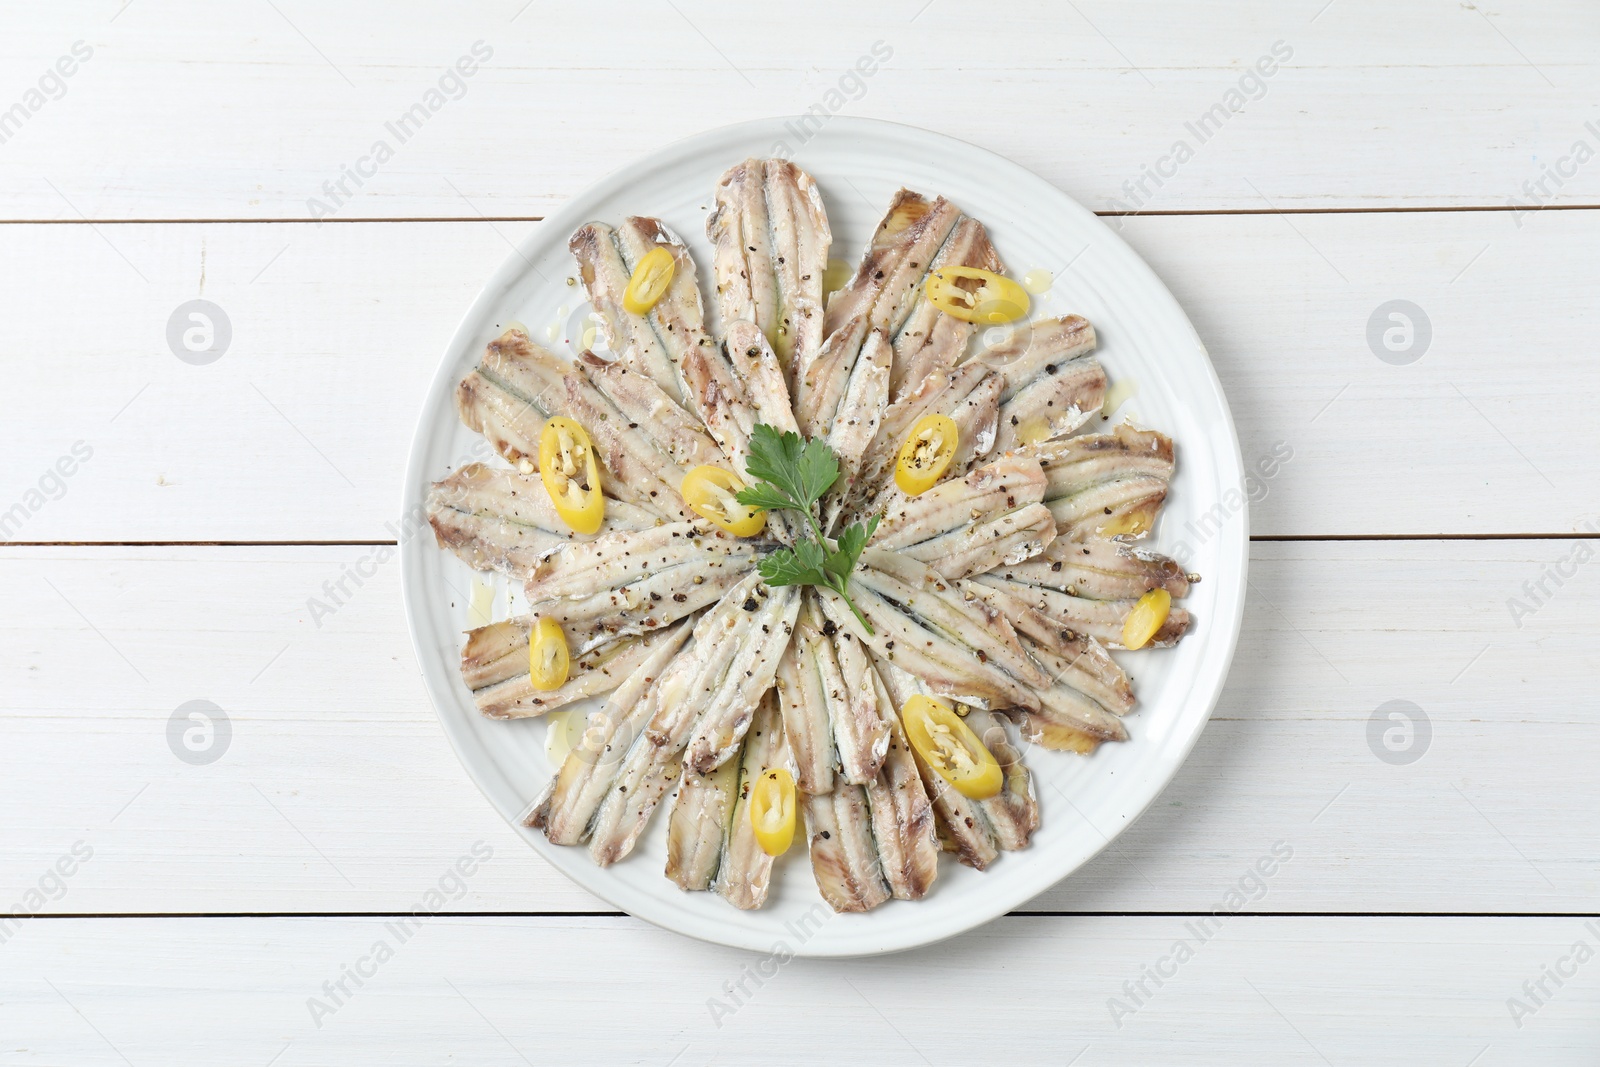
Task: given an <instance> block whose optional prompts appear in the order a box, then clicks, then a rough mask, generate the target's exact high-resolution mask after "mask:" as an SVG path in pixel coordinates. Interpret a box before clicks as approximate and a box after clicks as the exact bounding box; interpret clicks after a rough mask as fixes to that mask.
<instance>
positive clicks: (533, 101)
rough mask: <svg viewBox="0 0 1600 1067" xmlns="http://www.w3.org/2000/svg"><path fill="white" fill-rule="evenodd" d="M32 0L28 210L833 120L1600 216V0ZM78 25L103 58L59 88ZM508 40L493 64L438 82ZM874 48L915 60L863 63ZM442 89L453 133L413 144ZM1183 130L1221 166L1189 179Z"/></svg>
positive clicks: (522, 211)
mask: <svg viewBox="0 0 1600 1067" xmlns="http://www.w3.org/2000/svg"><path fill="white" fill-rule="evenodd" d="M20 8H22V9H25V14H24V11H23V10H15V11H14V13H13V18H12V19H11V20H10V23H11V26H10V31H11V32H8V33H7V34H6V35H5V40H4V41H3V42H0V61H3V62H4V66H5V69H7V70H10V71H12V72H13V74H14V77H13V79H12V80H11V82H10V83H9V85H8V87H7V89H6V90H5V92H6V98H5V100H4V101H3V106H5V107H11V106H12V105H13V104H18V103H20V104H23V105H24V106H25V111H24V114H23V115H22V116H19V117H18V118H17V119H15V120H13V125H12V127H10V128H8V129H7V131H6V132H7V133H9V135H10V136H9V138H8V140H7V141H6V143H5V146H4V147H5V151H4V152H0V181H3V182H4V185H5V188H6V189H7V190H8V193H9V197H8V203H7V205H6V207H5V208H4V216H5V217H6V218H28V219H76V218H78V217H80V215H81V216H85V217H88V218H94V219H113V218H115V219H127V218H146V219H166V218H239V217H247V218H263V219H265V218H284V219H303V218H307V217H309V213H310V210H311V209H310V208H309V207H308V201H309V200H310V199H312V198H314V197H315V198H326V197H327V195H328V194H326V193H324V192H323V185H324V183H325V182H338V181H339V180H340V179H341V177H342V175H343V174H344V172H345V168H347V167H356V166H358V165H361V164H360V160H361V159H362V157H363V156H367V155H369V154H371V153H372V152H373V148H374V145H375V144H376V142H378V141H380V140H382V141H384V142H386V144H388V146H389V147H390V149H391V150H392V152H393V155H392V158H388V159H387V160H386V161H385V162H383V163H382V165H381V166H371V165H368V166H367V169H368V172H369V173H368V176H367V177H365V178H363V179H362V181H361V184H360V185H359V187H358V186H357V185H356V184H354V183H352V182H351V181H350V180H349V179H345V180H346V185H347V190H348V191H349V193H350V194H352V195H351V197H350V199H349V200H348V202H346V203H343V204H341V205H340V208H339V210H340V212H341V214H345V215H348V216H350V217H383V218H413V217H440V216H442V217H452V218H467V219H470V218H475V217H477V216H478V214H479V213H480V212H481V213H484V214H489V215H495V216H508V215H509V216H519V217H521V216H537V215H542V214H544V213H546V212H548V211H549V209H550V208H551V207H552V206H553V205H555V204H557V203H560V202H561V201H562V200H564V199H566V198H567V197H570V196H572V195H573V194H574V193H575V192H576V191H578V190H580V189H582V188H584V187H585V186H587V185H588V184H589V183H591V182H593V181H594V180H595V179H597V178H599V177H600V176H602V175H604V174H607V173H610V172H611V171H613V170H615V169H617V168H619V167H622V166H624V165H625V164H627V163H628V162H629V161H631V160H633V159H636V158H638V157H639V156H640V155H642V154H643V153H645V152H647V151H649V150H651V149H653V148H656V147H658V146H660V145H663V144H666V143H669V142H671V141H673V140H676V139H678V138H681V137H684V136H687V135H689V134H693V133H696V132H699V131H701V130H702V129H705V128H707V127H710V126H715V125H719V124H722V123H727V122H734V121H739V120H744V119H750V118H756V117H763V116H770V115H784V114H798V113H801V112H804V111H806V110H807V109H808V108H812V107H816V108H819V111H818V112H817V113H819V114H825V115H828V116H830V117H831V116H832V115H835V114H842V115H858V116H873V117H882V118H887V119H894V120H911V121H915V122H918V123H922V124H928V125H931V126H933V127H935V128H937V129H940V130H941V131H943V132H946V133H949V134H952V135H954V136H956V137H960V138H964V139H966V140H970V141H973V142H975V143H978V144H982V145H985V146H986V147H989V148H992V149H994V150H995V151H998V152H1001V153H1003V154H1005V155H1007V156H1009V157H1011V158H1013V159H1015V160H1017V161H1018V162H1020V163H1022V164H1023V165H1025V166H1027V167H1030V168H1032V169H1034V170H1036V171H1038V172H1039V173H1041V174H1043V175H1044V176H1045V177H1047V178H1049V179H1050V180H1051V181H1053V182H1055V183H1056V184H1058V185H1059V186H1061V187H1062V188H1063V189H1065V190H1066V191H1067V192H1069V193H1071V194H1072V195H1073V196H1075V197H1077V198H1078V199H1080V200H1081V201H1083V202H1084V203H1086V204H1088V205H1090V206H1091V207H1093V208H1095V209H1107V208H1112V209H1114V208H1116V207H1117V206H1118V203H1119V202H1120V203H1121V204H1134V205H1135V206H1139V207H1143V208H1155V209H1161V210H1236V209H1260V208H1264V207H1266V206H1268V203H1269V202H1270V203H1272V204H1279V205H1292V206H1296V207H1357V208H1369V207H1397V206H1398V207H1416V206H1434V207H1437V206H1461V205H1494V206H1501V205H1504V204H1505V203H1506V202H1507V200H1508V199H1509V198H1512V197H1522V198H1523V200H1524V201H1525V202H1528V203H1532V202H1534V200H1535V198H1534V197H1532V196H1531V195H1530V194H1529V193H1528V192H1526V191H1524V189H1523V183H1524V182H1537V181H1540V180H1544V181H1545V182H1546V185H1545V190H1544V194H1548V195H1544V194H1541V196H1540V197H1539V198H1538V199H1557V200H1560V201H1564V202H1567V203H1591V204H1593V203H1596V202H1600V168H1595V167H1591V166H1583V165H1578V164H1575V163H1573V162H1572V161H1571V160H1570V159H1569V160H1568V162H1566V163H1565V164H1563V163H1562V162H1561V161H1562V160H1563V158H1565V157H1569V156H1570V154H1571V151H1572V146H1573V144H1574V142H1576V141H1577V140H1579V139H1585V140H1587V142H1588V144H1589V146H1590V148H1591V149H1594V148H1596V147H1597V146H1600V135H1596V134H1595V133H1593V132H1590V131H1589V130H1587V129H1586V128H1585V123H1586V122H1587V121H1589V120H1591V119H1592V118H1593V115H1592V114H1591V113H1590V110H1589V109H1588V101H1589V99H1590V98H1591V97H1592V95H1593V94H1592V91H1591V90H1592V89H1593V87H1594V85H1595V84H1596V59H1595V55H1594V50H1593V48H1592V47H1590V45H1591V43H1592V40H1593V37H1594V31H1595V29H1596V13H1595V10H1594V8H1593V6H1592V5H1589V4H1585V3H1583V2H1582V0H1560V2H1557V3H1553V4H1543V5H1539V6H1538V7H1533V6H1531V5H1526V4H1524V5H1519V6H1517V7H1514V8H1509V9H1505V8H1502V9H1497V10H1495V11H1488V10H1481V11H1480V9H1478V8H1477V7H1474V6H1462V5H1438V6H1428V5H1421V6H1415V7H1409V8H1407V9H1404V10H1397V9H1396V7H1395V5H1392V4H1383V3H1380V2H1378V0H1340V2H1339V3H1337V4H1335V5H1332V6H1331V7H1329V6H1328V5H1326V4H1325V3H1323V2H1320V0H1307V2H1305V3H1300V4H1295V5H1291V6H1289V7H1282V8H1274V9H1272V11H1271V13H1270V14H1267V13H1266V12H1264V11H1262V10H1259V9H1256V8H1252V7H1250V6H1248V5H1230V6H1228V7H1224V8H1220V9H1219V8H1218V7H1217V6H1216V5H1194V4H1188V3H1182V2H1181V0H1163V2H1151V3H1145V4H1141V5H1139V6H1138V7H1136V8H1130V7H1126V6H1120V7H1119V6H1117V5H1112V4H1108V3H1104V2H1100V3H1091V4H1087V5H1077V6H1076V7H1070V6H1067V7H1064V6H1062V5H1059V4H1053V3H1049V2H1048V0H1031V2H1027V3H1021V4H1013V5H1010V6H1008V7H1007V9H1006V12H1005V15H1004V16H1003V17H997V18H993V19H982V20H975V19H972V18H970V17H969V16H968V14H967V13H966V12H963V11H962V10H961V9H960V8H959V7H958V6H956V5H947V4H942V3H935V4H932V5H928V4H925V3H923V2H922V0H907V2H905V3H901V4H897V5H894V6H892V7H890V8H884V7H882V6H879V5H861V4H852V3H847V2H845V0H830V2H829V3H826V4H823V5H817V6H815V7H814V9H813V11H814V14H813V17H811V18H808V19H806V20H795V19H793V18H790V17H788V16H787V15H786V14H783V13H779V12H776V11H775V12H772V13H767V12H764V11H761V10H752V9H751V8H750V7H749V6H748V5H742V4H736V3H733V2H731V0H720V2H716V3H688V2H685V3H680V4H676V5H672V6H667V5H660V6H655V7H646V8H644V9H640V10H637V11H634V10H630V11H629V12H628V13H627V15H626V17H618V18H604V19H603V21H602V20H601V19H599V18H597V16H596V14H595V13H594V12H593V11H592V10H591V9H589V8H585V7H582V6H579V7H573V8H567V9H561V10H557V9H555V8H553V7H532V8H530V7H528V6H527V5H525V4H522V3H497V4H490V3H486V2H479V3H474V4H454V5H449V6H447V7H442V8H434V9H419V10H416V11H409V12H408V14H407V17H406V18H403V19H396V18H392V17H390V14H391V12H390V8H389V7H388V6H387V5H381V4H378V3H375V2H372V0H368V2H365V3H359V4H355V3H353V4H342V5H337V6H326V5H324V6H321V7H319V6H317V5H312V4H307V3H304V2H284V3H279V4H276V5H257V6H255V7H252V8H250V9H248V10H243V11H230V12H229V14H228V17H227V18H225V19H219V18H217V17H215V12H214V10H213V9H212V7H211V6H210V5H206V4H203V3H201V2H200V0H186V2H172V3H163V4H140V5H139V6H138V9H137V10H129V11H127V12H125V13H124V12H123V11H122V10H121V5H116V4H109V3H108V4H106V5H105V6H104V8H103V9H100V8H97V9H95V10H93V11H92V12H91V11H90V10H88V9H85V8H82V7H80V6H77V5H60V4H50V3H47V2H45V0H34V2H33V3H29V4H25V5H20ZM1375 26H1381V27H1382V32H1374V27H1375ZM77 41H82V42H84V47H85V48H87V49H90V50H92V54H91V56H90V58H89V59H88V61H87V62H84V63H81V64H79V65H78V66H77V69H76V70H75V72H74V74H73V75H72V77H71V78H69V79H65V80H62V81H61V82H59V86H60V87H58V83H57V82H56V81H53V80H47V82H46V83H45V84H44V85H43V86H39V85H38V84H37V80H38V79H39V78H40V77H45V76H46V75H47V74H48V72H50V71H51V70H52V69H53V68H54V66H55V64H56V63H57V61H58V60H59V59H60V58H61V57H62V56H69V57H70V55H71V48H72V46H73V44H74V42H77ZM479 41H481V42H483V44H482V45H481V46H480V50H484V49H486V50H488V51H489V52H491V53H492V54H490V55H489V58H488V59H487V60H485V61H483V62H481V63H480V64H479V65H478V69H477V71H476V73H474V74H473V75H472V76H471V77H470V78H469V79H459V80H456V81H447V82H446V83H445V86H444V91H443V92H442V93H441V92H440V90H439V79H440V78H441V76H444V75H446V72H448V71H449V70H450V69H451V68H452V66H453V64H455V63H456V62H457V60H458V59H460V58H461V57H464V56H465V57H469V64H468V65H469V66H470V65H471V62H473V61H472V60H471V59H470V57H471V49H472V47H473V45H474V43H475V42H479ZM880 42H881V43H880ZM875 45H877V47H878V48H879V51H880V54H883V53H885V52H887V53H889V55H888V58H887V59H886V60H884V61H882V62H881V63H879V64H878V66H877V68H876V71H875V73H874V74H873V75H872V76H871V77H870V78H867V79H861V80H860V81H859V82H858V81H856V80H852V77H853V73H852V72H853V71H854V70H855V67H856V64H857V63H858V61H860V60H861V59H862V58H863V57H868V59H869V60H871V58H872V50H873V48H874V46H875ZM1275 45H1277V46H1278V48H1279V54H1280V55H1287V56H1288V58H1287V59H1286V60H1285V61H1284V62H1282V63H1281V65H1279V66H1277V67H1276V68H1274V67H1273V64H1274V63H1275V62H1276V60H1274V58H1273V48H1274V46H1275ZM1262 61H1265V63H1264V67H1263V69H1269V70H1274V73H1272V74H1271V76H1270V77H1268V78H1264V79H1259V78H1256V75H1255V65H1256V64H1257V63H1258V62H1262ZM1251 79H1255V80H1251ZM1241 85H1242V89H1243V91H1242V92H1241ZM430 91H431V92H435V93H439V95H438V96H437V97H436V98H435V99H434V100H432V101H429V100H428V99H427V94H428V93H429V92H430ZM30 92H32V93H34V94H36V95H34V96H31V97H30V96H29V95H28V94H29V93H30ZM1230 93H1232V94H1234V95H1233V96H1232V97H1231V98H1230V95H1229V94H1230ZM174 101H182V105H183V106H181V107H176V106H173V105H174ZM419 103H424V104H429V103H431V104H435V105H436V106H435V107H434V108H433V109H432V110H430V111H427V112H426V113H425V114H426V124H425V125H421V126H420V128H419V129H415V130H412V131H411V132H410V133H409V134H408V135H407V136H406V137H405V138H404V139H402V138H401V137H400V136H397V134H396V133H394V132H391V130H390V128H389V126H388V125H387V124H389V123H393V122H397V121H398V119H399V118H400V116H401V115H402V114H404V113H406V112H407V110H408V109H409V108H411V107H412V106H414V105H417V104H419ZM35 105H37V106H35ZM1230 107H1232V108H1237V110H1230ZM1213 108H1217V109H1219V110H1217V111H1216V112H1215V114H1216V115H1217V116H1218V117H1217V118H1214V119H1213V120H1212V122H1213V125H1212V126H1211V127H1208V128H1207V131H1206V132H1205V133H1204V134H1203V135H1202V133H1201V131H1200V128H1199V127H1198V125H1196V124H1198V123H1199V122H1200V120H1201V118H1202V116H1203V115H1206V114H1207V113H1209V112H1211V110H1212V109H1213ZM1191 126H1193V128H1191ZM1180 141H1182V142H1184V143H1185V144H1186V145H1187V146H1188V147H1189V148H1190V150H1191V152H1192V158H1186V159H1185V161H1184V162H1182V164H1181V165H1179V166H1174V164H1173V162H1172V159H1171V157H1172V154H1173V151H1174V148H1175V145H1176V144H1177V143H1178V142H1180ZM1547 168H1550V169H1547ZM1556 168H1559V169H1560V170H1562V171H1565V172H1568V175H1567V176H1566V177H1560V176H1559V175H1558V178H1557V181H1558V182H1559V184H1552V183H1551V179H1550V178H1548V177H1547V174H1549V173H1554V172H1555V169H1556ZM1158 169H1159V170H1162V171H1165V172H1167V174H1168V177H1166V178H1165V179H1163V180H1162V182H1161V184H1160V185H1159V186H1157V185H1156V184H1154V183H1153V182H1152V180H1151V179H1150V178H1148V177H1146V175H1147V173H1149V172H1153V171H1155V170H1158ZM1141 181H1143V182H1144V183H1145V186H1144V189H1143V190H1142V191H1141V190H1139V189H1138V183H1140V182H1141ZM1130 189H1131V190H1132V191H1130ZM341 199H342V197H341Z"/></svg>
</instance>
